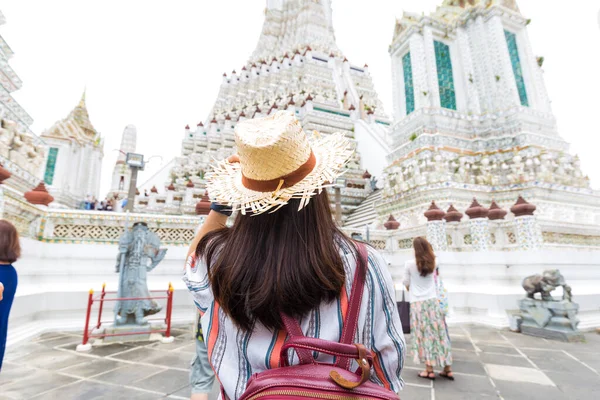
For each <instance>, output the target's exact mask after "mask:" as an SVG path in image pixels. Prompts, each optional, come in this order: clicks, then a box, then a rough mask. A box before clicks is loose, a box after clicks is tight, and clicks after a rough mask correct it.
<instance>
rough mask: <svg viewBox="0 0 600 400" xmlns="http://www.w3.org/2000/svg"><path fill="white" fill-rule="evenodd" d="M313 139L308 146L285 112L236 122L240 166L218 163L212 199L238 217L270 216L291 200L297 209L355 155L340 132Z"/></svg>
mask: <svg viewBox="0 0 600 400" xmlns="http://www.w3.org/2000/svg"><path fill="white" fill-rule="evenodd" d="M315 136H316V137H315V139H314V140H312V141H311V142H310V143H309V140H308V137H307V135H306V134H305V133H304V131H303V130H302V127H301V126H300V123H299V122H298V120H297V119H296V118H295V116H294V115H293V114H292V113H289V112H286V111H279V112H277V113H275V114H273V115H271V116H268V117H265V118H257V119H252V120H246V121H243V122H240V123H239V124H238V125H237V126H236V128H235V144H236V146H237V154H238V156H239V163H238V162H233V163H232V162H228V161H222V162H219V163H218V164H216V165H215V166H214V167H213V169H212V170H211V171H210V172H209V173H208V176H207V179H208V184H207V189H208V193H209V195H210V197H211V199H213V200H214V201H217V202H219V203H221V204H227V205H229V206H232V207H233V209H234V210H239V211H240V212H241V213H242V214H245V213H247V212H251V213H252V214H261V213H264V212H266V211H271V212H274V211H276V210H277V209H279V208H281V207H282V206H284V205H286V204H287V203H288V201H289V200H290V199H302V201H301V202H300V207H299V209H298V210H301V209H302V208H303V207H304V206H305V205H306V204H307V203H308V202H309V201H310V198H311V196H313V195H314V194H317V193H320V192H321V190H322V189H323V188H324V187H326V186H327V185H328V184H329V183H332V182H334V180H335V178H336V177H338V176H339V175H340V174H341V172H342V168H343V167H344V165H345V164H346V162H347V161H348V159H349V158H350V157H351V156H352V153H353V152H354V150H353V147H352V145H351V142H350V141H349V140H348V139H347V138H346V137H345V136H344V135H343V134H342V133H334V134H331V135H327V136H326V137H320V136H319V135H318V134H317V133H316V132H315Z"/></svg>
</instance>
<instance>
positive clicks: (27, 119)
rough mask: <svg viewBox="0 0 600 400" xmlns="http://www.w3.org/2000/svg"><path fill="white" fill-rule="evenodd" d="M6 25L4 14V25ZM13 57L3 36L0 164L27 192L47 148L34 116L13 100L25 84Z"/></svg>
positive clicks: (11, 181)
mask: <svg viewBox="0 0 600 400" xmlns="http://www.w3.org/2000/svg"><path fill="white" fill-rule="evenodd" d="M4 23H5V18H4V15H3V14H2V12H0V25H3V24H4ZM13 55H14V53H13V51H12V49H11V48H10V47H9V46H8V44H7V43H6V42H5V40H4V38H3V37H2V36H1V35H0V122H1V123H0V163H2V164H3V165H4V168H6V169H7V170H9V171H10V172H11V174H12V177H11V178H10V179H9V180H8V181H7V182H6V184H7V185H8V186H11V187H13V188H15V189H17V190H19V191H22V192H26V191H28V190H30V189H31V188H32V187H35V186H36V185H37V184H38V183H39V182H40V179H41V177H42V174H43V168H44V164H45V160H46V146H45V145H44V142H43V141H42V140H40V138H39V137H38V136H36V135H35V134H34V133H33V132H32V131H31V129H30V128H29V127H30V126H31V124H32V123H33V119H32V118H31V116H30V115H29V114H28V113H27V112H26V111H25V110H24V109H23V107H21V105H20V104H19V103H17V101H16V100H15V99H14V98H13V97H12V93H13V92H15V91H17V90H19V89H20V88H21V86H22V84H23V82H22V81H21V79H20V78H19V77H18V76H17V74H16V73H15V71H13V69H12V68H11V67H10V65H9V60H10V59H11V58H12V56H13Z"/></svg>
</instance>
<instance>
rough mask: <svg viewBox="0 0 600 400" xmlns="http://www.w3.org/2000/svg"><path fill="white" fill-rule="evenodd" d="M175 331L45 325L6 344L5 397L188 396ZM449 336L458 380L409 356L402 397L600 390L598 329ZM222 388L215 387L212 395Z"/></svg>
mask: <svg viewBox="0 0 600 400" xmlns="http://www.w3.org/2000/svg"><path fill="white" fill-rule="evenodd" d="M173 334H174V336H175V341H174V342H173V343H171V344H161V343H157V342H142V343H135V344H111V345H106V346H102V347H96V348H94V349H93V350H92V351H91V352H89V353H77V352H76V351H75V346H76V345H77V344H78V343H79V342H80V340H81V336H80V335H77V334H74V333H46V334H44V335H42V336H40V337H39V338H37V339H35V340H33V341H30V342H27V343H23V344H20V345H17V346H15V347H13V348H9V349H8V353H7V354H6V357H5V363H4V366H3V370H2V372H1V373H0V400H8V399H46V398H55V399H86V400H88V399H164V398H169V399H189V396H190V388H189V386H188V368H189V365H190V361H191V359H192V357H193V354H194V342H193V339H192V333H191V328H188V327H181V328H179V329H175V330H174V332H173ZM450 336H451V337H452V345H453V354H454V359H455V361H454V366H453V367H454V371H455V377H456V380H455V381H454V382H450V381H447V380H443V379H441V378H437V379H436V381H435V382H430V381H427V380H424V379H420V378H417V373H418V372H419V371H420V370H421V367H420V366H418V365H416V364H414V363H413V362H412V359H411V358H410V357H409V358H407V361H406V364H405V369H404V371H403V374H402V376H403V378H404V380H405V382H406V386H405V388H404V390H403V392H402V393H401V395H400V397H401V398H402V399H406V400H421V399H432V400H434V399H435V400H444V399H505V400H509V399H534V400H535V399H544V400H551V399H552V400H553V399H572V400H574V399H585V400H589V399H597V398H600V374H599V372H600V335H597V334H594V333H589V334H587V335H586V340H587V341H586V343H562V342H554V341H549V340H545V339H538V338H533V337H529V336H524V335H521V334H516V333H512V332H508V331H502V330H493V329H489V328H483V327H476V326H464V327H452V328H451V329H450ZM409 341H410V338H409V337H407V342H409ZM217 393H218V390H217V388H216V387H215V390H214V392H213V396H212V397H211V398H214V399H216V397H217Z"/></svg>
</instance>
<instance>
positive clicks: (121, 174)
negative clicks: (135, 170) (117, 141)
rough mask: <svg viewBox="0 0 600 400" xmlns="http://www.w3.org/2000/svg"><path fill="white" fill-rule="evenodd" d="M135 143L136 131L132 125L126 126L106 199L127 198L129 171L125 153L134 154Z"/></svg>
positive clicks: (129, 179)
mask: <svg viewBox="0 0 600 400" xmlns="http://www.w3.org/2000/svg"><path fill="white" fill-rule="evenodd" d="M136 143H137V129H136V128H135V126H134V125H127V126H126V127H125V129H124V130H123V136H122V137H121V146H120V147H119V157H118V158H117V162H116V164H115V168H114V169H113V175H112V184H111V186H110V192H109V193H108V196H107V197H108V198H114V197H115V195H116V196H117V197H118V198H119V199H123V198H125V197H127V193H128V192H129V182H130V181H131V170H130V169H129V167H128V166H127V164H125V158H126V155H127V153H135V149H136Z"/></svg>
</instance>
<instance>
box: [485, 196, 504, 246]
mask: <svg viewBox="0 0 600 400" xmlns="http://www.w3.org/2000/svg"><path fill="white" fill-rule="evenodd" d="M506 214H508V212H507V211H506V210H503V209H502V208H500V206H498V204H497V203H496V202H495V201H494V200H492V204H491V205H490V208H489V213H488V220H489V221H490V222H489V223H490V239H491V236H492V232H494V233H493V235H494V239H495V240H491V243H492V244H494V245H496V248H498V249H504V248H505V247H506V245H507V244H508V240H507V237H506V230H505V229H504V225H505V222H504V217H506ZM494 242H495V243H494Z"/></svg>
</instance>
